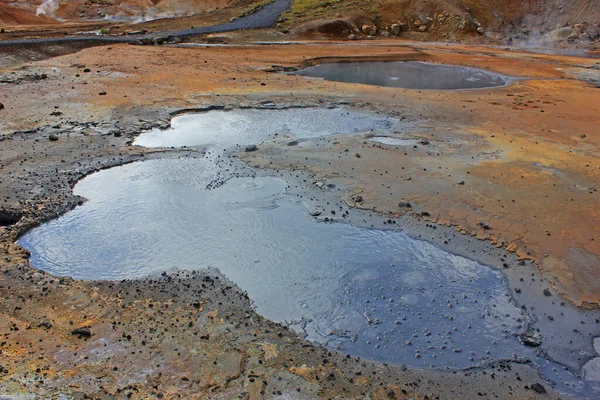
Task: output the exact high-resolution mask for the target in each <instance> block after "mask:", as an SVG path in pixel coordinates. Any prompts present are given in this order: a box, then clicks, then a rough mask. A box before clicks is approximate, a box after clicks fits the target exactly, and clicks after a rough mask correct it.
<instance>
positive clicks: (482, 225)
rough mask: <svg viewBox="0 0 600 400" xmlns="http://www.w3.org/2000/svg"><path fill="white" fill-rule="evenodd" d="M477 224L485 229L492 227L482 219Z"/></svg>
mask: <svg viewBox="0 0 600 400" xmlns="http://www.w3.org/2000/svg"><path fill="white" fill-rule="evenodd" d="M479 226H480V227H482V228H483V229H485V230H488V229H492V228H491V227H490V226H489V225H488V224H487V223H486V222H484V221H479Z"/></svg>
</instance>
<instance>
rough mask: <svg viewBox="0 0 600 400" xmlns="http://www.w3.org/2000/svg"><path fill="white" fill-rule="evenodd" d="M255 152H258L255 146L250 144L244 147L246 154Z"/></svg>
mask: <svg viewBox="0 0 600 400" xmlns="http://www.w3.org/2000/svg"><path fill="white" fill-rule="evenodd" d="M256 150H258V146H257V145H255V144H251V145H248V146H246V153H250V152H253V151H256Z"/></svg>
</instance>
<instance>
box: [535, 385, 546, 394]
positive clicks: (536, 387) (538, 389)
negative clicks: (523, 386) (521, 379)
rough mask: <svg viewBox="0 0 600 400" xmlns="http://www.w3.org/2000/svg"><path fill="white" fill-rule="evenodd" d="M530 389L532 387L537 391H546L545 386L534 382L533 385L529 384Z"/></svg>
mask: <svg viewBox="0 0 600 400" xmlns="http://www.w3.org/2000/svg"><path fill="white" fill-rule="evenodd" d="M531 389H533V391H534V392H537V393H546V388H545V387H543V386H542V385H541V384H539V383H534V384H533V385H531Z"/></svg>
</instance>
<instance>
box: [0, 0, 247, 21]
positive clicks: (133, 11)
mask: <svg viewBox="0 0 600 400" xmlns="http://www.w3.org/2000/svg"><path fill="white" fill-rule="evenodd" d="M257 2H258V1H256V0H0V24H3V25H21V24H27V25H31V24H36V23H37V22H39V23H43V20H46V21H47V20H48V19H51V20H54V21H55V22H81V21H89V20H117V21H118V20H125V21H140V22H141V21H147V20H150V19H156V18H172V17H182V16H189V15H195V14H198V13H201V12H204V11H209V10H216V9H219V8H224V7H232V6H247V5H249V4H252V3H257ZM35 17H43V20H42V19H39V18H37V19H36V18H35Z"/></svg>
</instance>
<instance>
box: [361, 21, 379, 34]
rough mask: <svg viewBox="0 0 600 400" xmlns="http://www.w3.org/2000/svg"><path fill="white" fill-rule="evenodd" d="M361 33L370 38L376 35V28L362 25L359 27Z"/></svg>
mask: <svg viewBox="0 0 600 400" xmlns="http://www.w3.org/2000/svg"><path fill="white" fill-rule="evenodd" d="M361 30H362V32H363V33H364V34H365V35H370V36H374V35H376V34H377V27H376V26H375V25H371V24H364V25H363V26H362V27H361Z"/></svg>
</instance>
